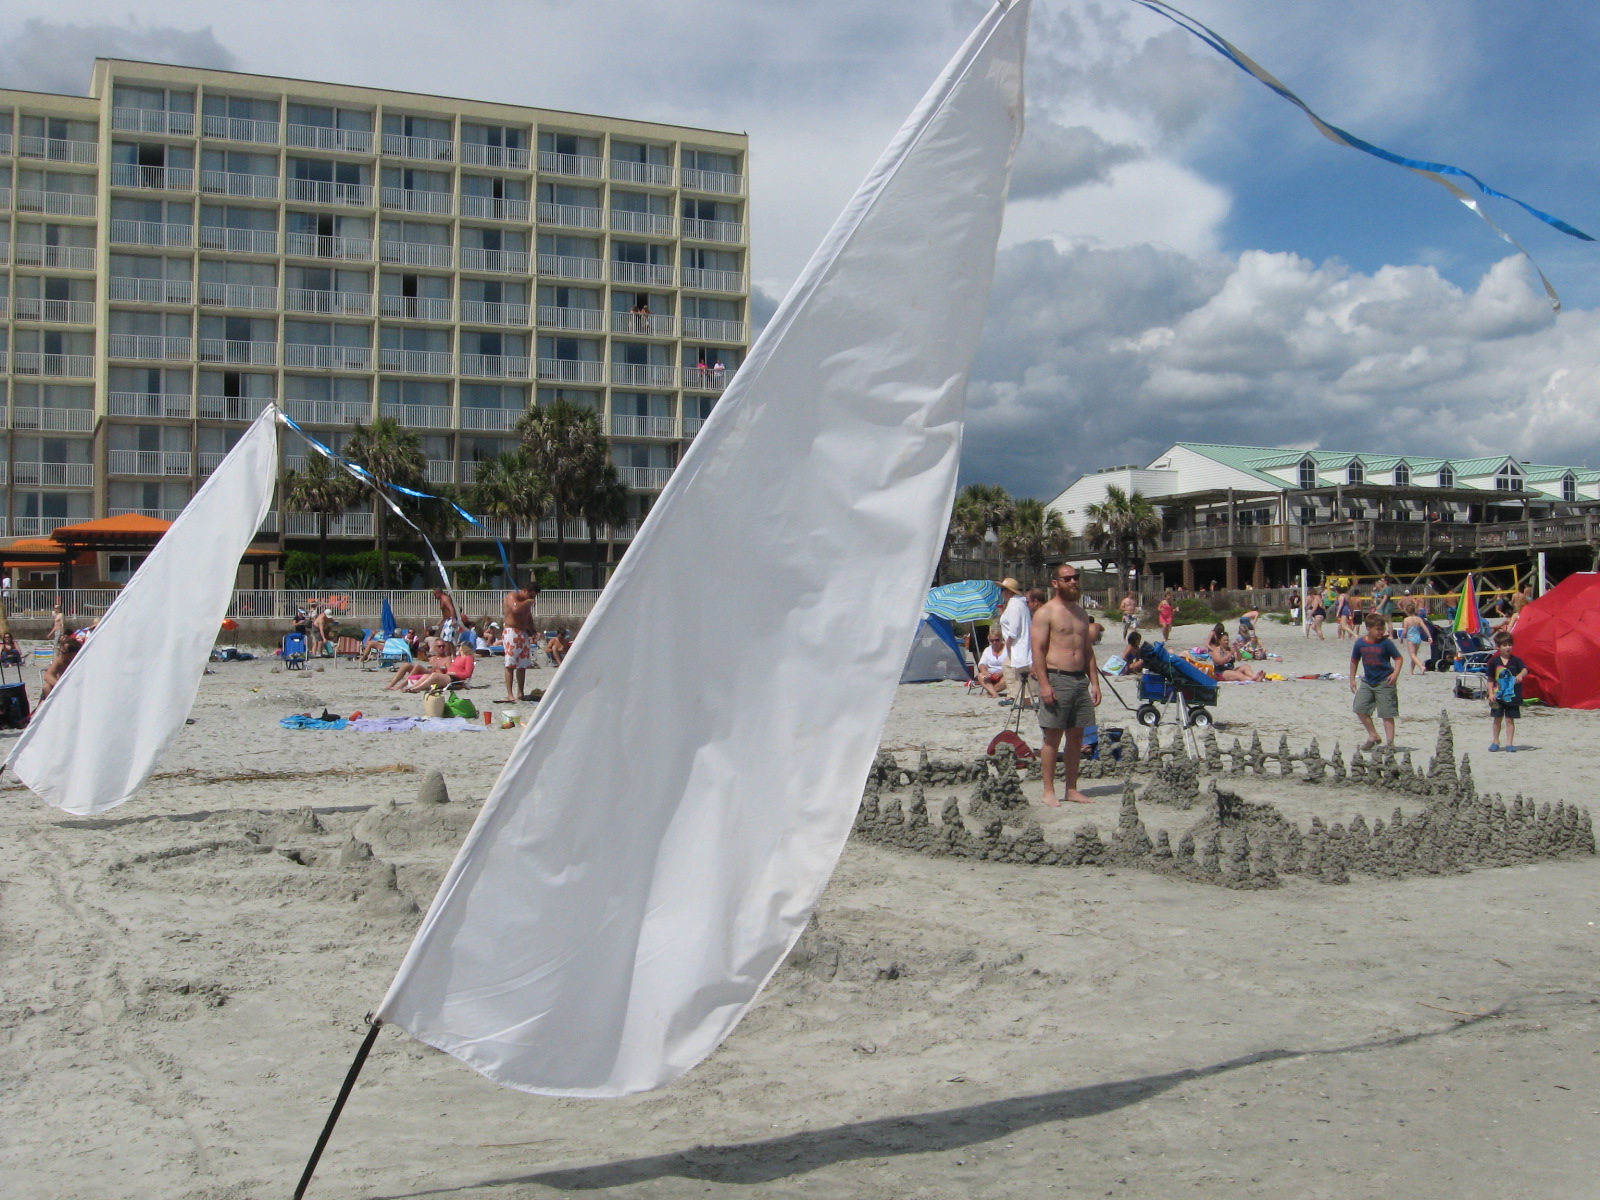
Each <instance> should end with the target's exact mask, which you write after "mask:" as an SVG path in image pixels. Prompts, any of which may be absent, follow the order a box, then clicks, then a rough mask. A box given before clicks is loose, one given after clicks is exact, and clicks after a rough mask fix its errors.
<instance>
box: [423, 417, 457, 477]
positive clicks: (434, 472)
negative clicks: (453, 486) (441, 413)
mask: <svg viewBox="0 0 1600 1200" xmlns="http://www.w3.org/2000/svg"><path fill="white" fill-rule="evenodd" d="M441 428H442V427H441ZM427 479H428V482H429V483H454V482H455V481H456V464H455V463H453V462H448V461H446V460H444V459H439V458H430V459H429V460H428V467H427Z"/></svg>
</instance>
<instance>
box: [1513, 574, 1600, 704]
mask: <svg viewBox="0 0 1600 1200" xmlns="http://www.w3.org/2000/svg"><path fill="white" fill-rule="evenodd" d="M1515 652H1516V655H1517V657H1518V658H1520V659H1522V661H1523V662H1525V663H1527V664H1528V676H1527V678H1526V679H1525V680H1524V681H1523V692H1524V694H1525V695H1527V696H1529V697H1535V696H1536V697H1538V698H1539V699H1541V700H1543V701H1544V702H1545V703H1546V704H1549V705H1551V706H1553V707H1556V708H1600V575H1596V574H1593V573H1591V572H1582V573H1580V574H1577V575H1569V576H1567V577H1566V578H1565V579H1563V580H1562V581H1561V582H1560V583H1558V584H1557V585H1556V586H1555V587H1553V588H1551V589H1550V590H1549V591H1548V592H1546V593H1545V594H1544V595H1542V596H1540V597H1539V598H1538V599H1537V600H1535V601H1533V602H1532V603H1531V604H1529V605H1527V606H1526V607H1524V608H1523V610H1522V615H1521V616H1519V617H1518V618H1517V628H1516V643H1515Z"/></svg>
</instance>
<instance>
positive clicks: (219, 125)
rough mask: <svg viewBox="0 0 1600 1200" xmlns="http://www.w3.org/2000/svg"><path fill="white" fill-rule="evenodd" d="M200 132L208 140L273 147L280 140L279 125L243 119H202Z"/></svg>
mask: <svg viewBox="0 0 1600 1200" xmlns="http://www.w3.org/2000/svg"><path fill="white" fill-rule="evenodd" d="M200 132H201V133H203V134H204V135H205V136H206V137H208V138H221V139H222V140H223V141H225V142H260V143H262V144H263V145H272V144H275V143H276V142H277V140H278V123H277V122H276V121H248V120H246V119H245V118H243V117H201V118H200Z"/></svg>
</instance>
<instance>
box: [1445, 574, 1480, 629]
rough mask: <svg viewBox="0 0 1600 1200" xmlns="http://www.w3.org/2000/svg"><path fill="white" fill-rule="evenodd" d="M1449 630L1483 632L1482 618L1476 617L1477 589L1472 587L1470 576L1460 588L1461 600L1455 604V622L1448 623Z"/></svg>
mask: <svg viewBox="0 0 1600 1200" xmlns="http://www.w3.org/2000/svg"><path fill="white" fill-rule="evenodd" d="M1450 628H1451V629H1452V630H1454V631H1455V632H1456V633H1477V634H1481V633H1482V632H1483V618H1482V617H1480V616H1479V615H1478V589H1477V588H1476V587H1474V586H1473V583H1472V576H1471V575H1468V576H1467V581H1466V583H1464V584H1462V586H1461V599H1460V601H1459V602H1458V603H1457V604H1456V615H1455V620H1453V621H1451V622H1450Z"/></svg>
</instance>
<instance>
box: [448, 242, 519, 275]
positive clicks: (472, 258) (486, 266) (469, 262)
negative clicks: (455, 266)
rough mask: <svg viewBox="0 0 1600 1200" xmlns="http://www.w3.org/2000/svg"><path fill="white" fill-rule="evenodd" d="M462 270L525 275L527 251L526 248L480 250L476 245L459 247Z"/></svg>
mask: <svg viewBox="0 0 1600 1200" xmlns="http://www.w3.org/2000/svg"><path fill="white" fill-rule="evenodd" d="M461 269H462V270H463V271H492V272H494V273H496V274H500V275H526V274H527V273H528V252H527V251H526V250H481V249H479V248H478V247H476V246H463V247H461Z"/></svg>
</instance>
